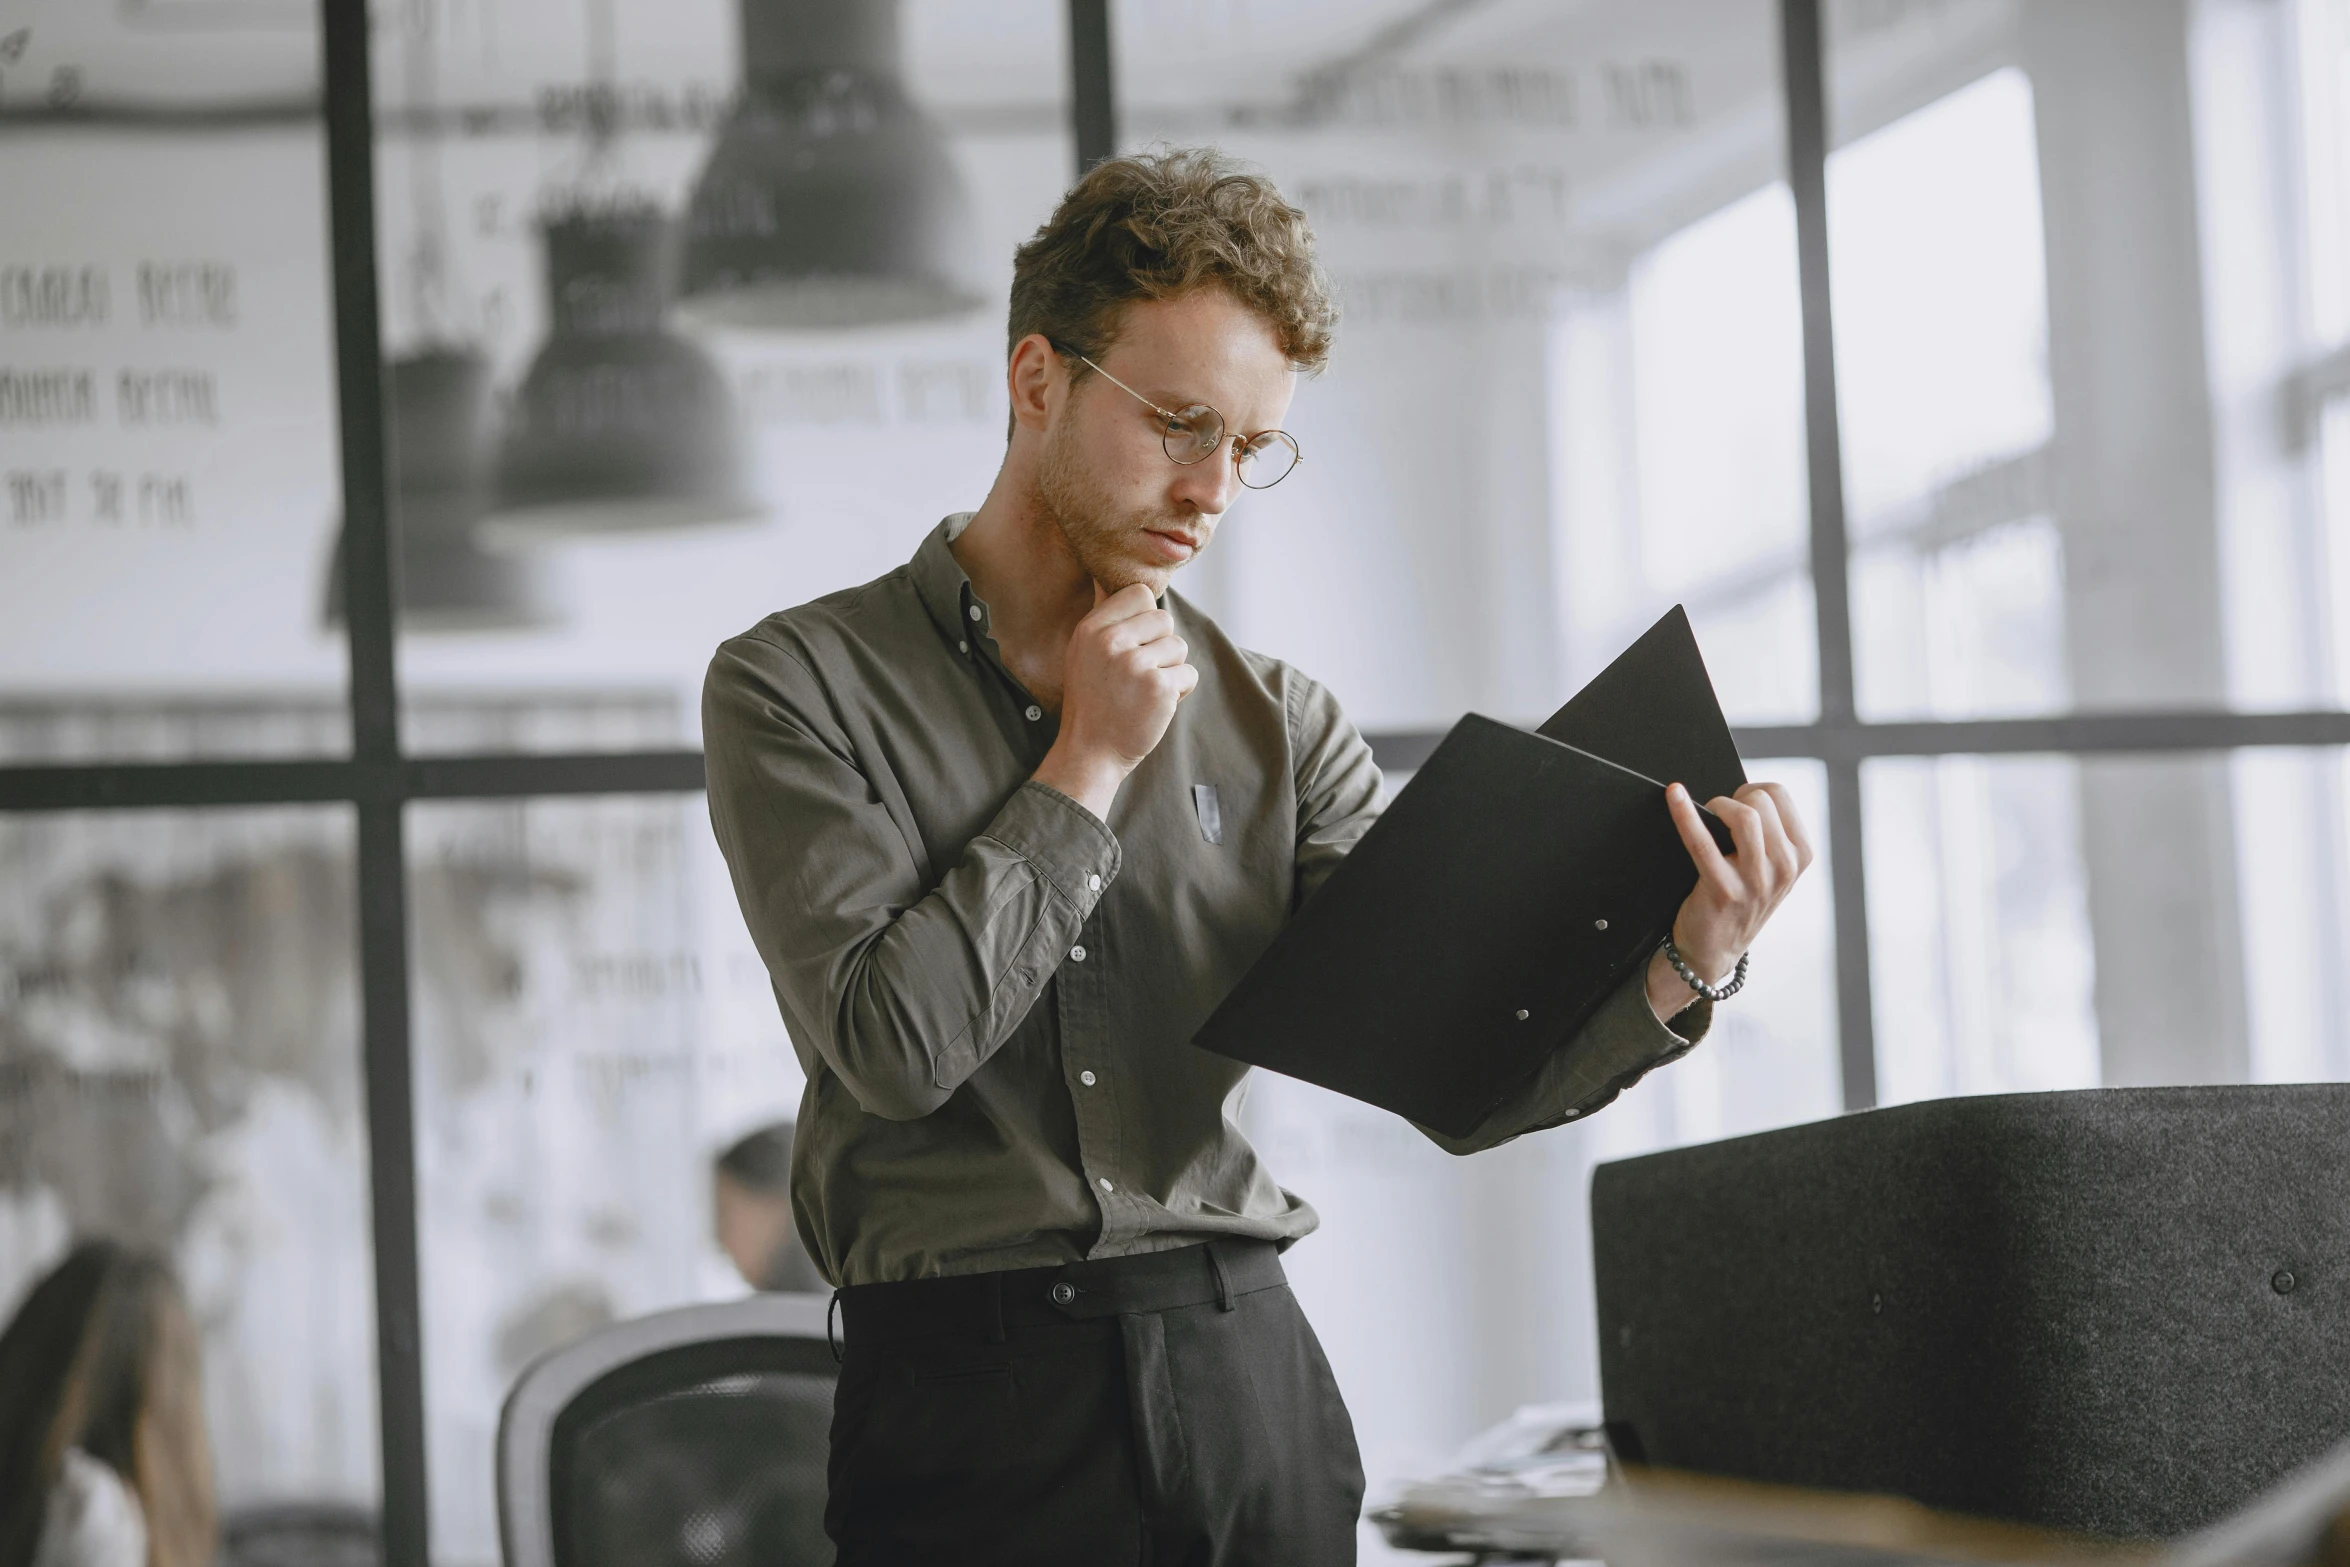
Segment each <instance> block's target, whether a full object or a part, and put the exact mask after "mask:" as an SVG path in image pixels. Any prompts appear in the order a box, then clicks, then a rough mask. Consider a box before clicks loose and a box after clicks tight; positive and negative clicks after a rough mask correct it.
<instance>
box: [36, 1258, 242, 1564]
mask: <svg viewBox="0 0 2350 1567" xmlns="http://www.w3.org/2000/svg"><path fill="white" fill-rule="evenodd" d="M199 1358H200V1355H199V1349H198V1343H197V1338H196V1328H195V1324H194V1322H193V1321H191V1320H190V1318H189V1316H188V1308H187V1304H186V1301H185V1300H184V1299H183V1298H182V1297H181V1295H180V1289H179V1285H178V1283H177V1281H176V1280H174V1279H173V1277H172V1274H171V1269H170V1268H169V1266H168V1265H166V1264H165V1263H164V1262H163V1261H162V1260H161V1259H160V1258H158V1257H155V1256H153V1255H150V1254H149V1253H146V1252H142V1251H137V1250H133V1249H131V1248H129V1247H125V1246H120V1245H117V1244H115V1243H114V1242H112V1241H85V1242H84V1243H82V1244H81V1245H79V1246H77V1247H75V1248H74V1249H73V1251H72V1252H71V1253H69V1254H68V1255H67V1256H66V1258H65V1260H64V1261H63V1262H60V1263H59V1264H58V1265H57V1266H56V1268H54V1269H53V1270H51V1272H50V1273H49V1275H48V1277H46V1278H44V1279H42V1280H41V1282H40V1283H38V1284H36V1285H35V1286H33V1288H32V1290H31V1292H30V1293H28V1294H27V1295H26V1296H25V1300H24V1304H23V1305H22V1306H20V1307H19V1308H18V1310H17V1313H16V1317H15V1320H13V1321H12V1322H10V1323H9V1325H8V1330H7V1332H6V1333H5V1334H0V1567H207V1564H209V1563H210V1562H211V1561H212V1558H213V1554H214V1551H215V1548H216V1547H217V1544H218V1537H219V1529H218V1520H217V1517H216V1514H215V1512H214V1503H213V1496H212V1450H211V1446H210V1444H209V1443H208V1442H207V1441H206V1439H205V1434H204V1400H203V1390H202V1378H201V1372H200V1366H199Z"/></svg>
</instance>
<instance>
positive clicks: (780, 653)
mask: <svg viewBox="0 0 2350 1567" xmlns="http://www.w3.org/2000/svg"><path fill="white" fill-rule="evenodd" d="M702 726H703V743H704V748H705V753H706V755H707V758H708V776H709V797H710V821H711V826H712V828H713V829H714V830H715V832H716V834H717V838H718V844H719V847H720V849H721V850H722V851H723V852H724V854H725V857H726V863H727V868H728V871H729V874H730V875H731V877H732V879H733V882H734V889H735V896H736V898H737V900H738V901H739V902H740V903H741V905H742V911H743V917H744V919H745V921H746V922H747V923H748V925H749V927H750V932H751V937H752V940H753V942H754V943H755V944H756V945H757V947H758V950H759V956H760V958H761V959H762V960H763V961H764V963H765V964H766V967H767V971H768V975H769V978H770V979H771V981H772V983H773V985H774V989H775V994H776V998H777V1001H778V1002H779V1004H780V1005H781V1007H782V1009H783V1013H784V1019H785V1022H786V1024H787V1025H788V1026H789V1028H790V1031H791V1034H792V1037H793V1040H794V1043H795V1044H796V1045H797V1046H798V1047H799V1048H800V1049H801V1051H802V1052H803V1055H805V1054H807V1053H809V1052H813V1054H814V1055H815V1056H817V1057H819V1058H820V1059H821V1061H822V1064H823V1065H824V1066H825V1067H827V1068H829V1069H830V1070H831V1071H832V1072H833V1073H834V1074H835V1075H837V1076H838V1077H839V1078H840V1080H841V1082H842V1084H843V1085H845V1086H846V1087H847V1089H848V1090H849V1092H850V1094H851V1095H852V1096H854V1097H855V1099H856V1100H857V1102H858V1104H859V1105H860V1106H862V1107H863V1108H864V1109H866V1110H867V1111H869V1112H871V1113H872V1114H874V1115H879V1116H884V1117H887V1118H889V1119H892V1120H912V1119H915V1118H917V1117H920V1116H924V1115H928V1114H929V1113H930V1112H931V1111H933V1110H936V1109H937V1108H938V1107H939V1106H940V1105H942V1104H944V1103H945V1102H946V1101H947V1099H948V1098H949V1097H950V1096H951V1095H952V1094H953V1093H954V1091H955V1089H956V1088H957V1087H959V1086H960V1085H961V1084H962V1083H963V1081H964V1080H965V1079H966V1078H968V1077H969V1076H970V1075H971V1074H972V1073H973V1072H975V1071H977V1070H978V1069H979V1068H980V1066H981V1065H982V1064H983V1063H984V1062H986V1060H987V1059H988V1058H989V1057H990V1056H991V1055H993V1054H994V1053H995V1051H996V1049H997V1048H998V1047H999V1046H1001V1045H1002V1044H1003V1042H1004V1041H1005V1039H1007V1038H1008V1037H1009V1036H1010V1035H1011V1033H1012V1031H1013V1029H1014V1028H1015V1027H1016V1026H1017V1025H1018V1023H1019V1022H1020V1020H1021V1018H1022V1017H1024V1016H1025V1015H1026V1014H1027V1012H1028V1009H1029V1008H1030V1007H1031V1006H1032V1005H1034V1004H1035V1001H1036V999H1037V997H1038V995H1039V994H1040V993H1041V992H1042V991H1043V989H1044V987H1045V985H1046V983H1047V982H1048V981H1049V980H1050V979H1051V978H1052V975H1053V973H1054V970H1055V969H1056V968H1057V966H1058V964H1059V962H1060V958H1061V956H1062V954H1064V953H1066V952H1067V951H1068V949H1069V948H1070V946H1071V945H1072V944H1074V943H1075V941H1076V940H1077V937H1078V932H1079V929H1080V927H1081V926H1082V925H1083V924H1084V922H1085V920H1086V918H1087V917H1088V916H1089V915H1090V914H1091V913H1092V912H1093V908H1094V905H1095V904H1096V903H1097V902H1099V901H1100V898H1101V895H1102V891H1103V889H1105V888H1106V887H1107V886H1108V885H1109V884H1110V882H1111V881H1112V880H1114V879H1115V878H1116V876H1117V874H1118V867H1119V847H1118V840H1117V838H1116V837H1115V836H1114V835H1113V834H1112V833H1111V832H1110V829H1109V828H1108V826H1106V825H1105V824H1104V823H1102V822H1101V821H1100V820H1099V819H1097V818H1096V817H1095V816H1094V815H1093V814H1092V813H1091V812H1089V811H1087V810H1086V809H1085V808H1084V807H1083V806H1081V805H1079V804H1077V803H1076V802H1075V801H1074V800H1070V799H1068V798H1067V797H1066V796H1063V795H1061V794H1058V793H1056V792H1055V791H1053V790H1052V789H1049V788H1047V787H1045V786H1044V785H1042V784H1039V783H1035V782H1033V781H1032V782H1029V783H1026V784H1023V785H1022V786H1021V787H1020V788H1019V789H1017V790H1015V791H1014V792H1013V794H1012V795H1011V797H1010V798H1009V799H1007V800H1006V801H1005V802H1004V804H1003V806H1002V808H1001V809H1000V810H999V811H998V812H997V813H996V815H995V818H994V819H993V820H992V821H990V822H989V823H988V825H987V826H986V828H985V829H984V830H983V831H981V832H980V833H979V834H978V835H977V836H976V837H974V838H973V839H972V840H971V842H970V843H969V844H968V845H967V846H966V847H965V848H964V850H963V851H962V854H961V857H960V858H959V859H958V860H957V861H956V862H955V863H954V864H953V865H951V866H949V867H947V868H946V870H945V871H944V873H943V874H942V875H940V876H938V878H937V880H936V884H935V885H925V880H926V878H925V873H924V861H923V858H922V856H921V854H920V852H919V846H918V845H916V844H915V843H913V842H911V841H909V839H908V836H907V832H908V829H907V828H905V827H904V826H902V825H901V824H900V823H899V822H898V821H897V819H896V818H895V817H894V816H893V815H892V813H891V812H890V810H889V809H888V807H887V805H886V804H885V803H884V801H883V800H882V798H881V796H880V794H879V792H878V791H876V790H875V789H874V787H873V786H872V784H871V782H870V781H869V780H868V778H867V777H866V775H865V773H864V771H863V770H862V769H861V768H860V767H859V765H858V762H857V758H856V755H855V751H854V747H853V746H852V745H851V744H850V742H849V740H848V738H847V736H846V735H845V734H843V733H842V732H840V730H839V728H838V726H837V725H836V724H835V723H834V722H833V721H832V719H831V717H830V708H829V705H828V704H827V702H826V701H825V700H824V697H823V693H822V692H821V690H820V689H819V687H818V686H817V683H816V681H815V679H814V677H813V676H812V675H810V674H809V672H808V671H807V670H806V668H805V667H803V666H802V665H801V664H800V663H799V661H798V660H797V659H796V658H794V657H793V655H792V654H791V652H790V651H789V650H788V649H786V648H784V647H781V646H778V645H777V644H775V643H773V642H769V641H766V640H764V639H763V638H760V637H758V636H756V635H751V636H744V637H737V638H735V639H734V640H732V641H730V642H728V643H726V644H725V645H724V646H722V647H721V648H720V649H719V650H718V654H717V657H716V658H715V659H714V660H713V661H712V663H711V666H710V672H709V676H708V679H707V681H706V682H705V684H704V687H703V711H702ZM807 1064H808V1065H809V1066H810V1069H811V1070H813V1069H814V1063H812V1062H811V1063H807Z"/></svg>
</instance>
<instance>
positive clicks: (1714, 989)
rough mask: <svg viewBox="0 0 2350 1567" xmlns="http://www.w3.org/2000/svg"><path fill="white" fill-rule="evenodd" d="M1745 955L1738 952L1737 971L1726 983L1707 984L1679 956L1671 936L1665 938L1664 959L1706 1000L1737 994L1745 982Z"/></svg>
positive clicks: (1677, 948)
mask: <svg viewBox="0 0 2350 1567" xmlns="http://www.w3.org/2000/svg"><path fill="white" fill-rule="evenodd" d="M1747 957H1748V954H1746V953H1744V952H1741V953H1739V954H1738V968H1737V972H1735V973H1733V974H1732V975H1731V976H1730V982H1729V983H1728V984H1726V985H1709V984H1707V983H1706V982H1705V981H1704V980H1702V979H1699V978H1698V977H1697V971H1696V970H1694V969H1692V968H1691V967H1690V966H1689V964H1688V961H1687V960H1686V959H1684V958H1683V957H1682V956H1681V949H1680V948H1679V947H1677V946H1675V945H1673V938H1672V937H1670V936H1667V937H1666V938H1665V961H1666V962H1667V963H1670V964H1672V965H1673V972H1674V973H1676V974H1678V975H1680V976H1681V978H1682V979H1683V981H1685V982H1686V983H1687V984H1688V986H1689V988H1690V989H1691V990H1694V991H1696V992H1697V993H1698V994H1699V995H1701V996H1703V997H1705V999H1706V1000H1708V1001H1727V1000H1729V999H1730V998H1731V997H1732V996H1734V995H1736V994H1738V989H1739V987H1740V986H1742V985H1744V984H1745V983H1746V959H1747Z"/></svg>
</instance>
